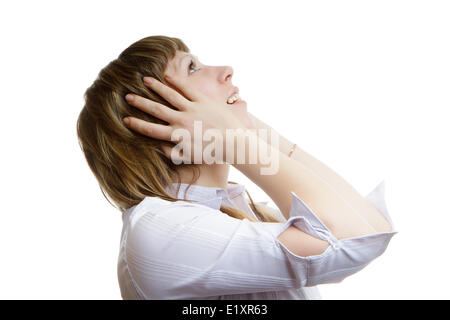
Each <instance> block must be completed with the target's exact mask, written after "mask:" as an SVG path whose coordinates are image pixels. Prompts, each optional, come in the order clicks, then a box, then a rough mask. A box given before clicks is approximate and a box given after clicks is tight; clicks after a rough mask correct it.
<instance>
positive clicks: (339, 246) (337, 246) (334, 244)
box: [332, 241, 342, 249]
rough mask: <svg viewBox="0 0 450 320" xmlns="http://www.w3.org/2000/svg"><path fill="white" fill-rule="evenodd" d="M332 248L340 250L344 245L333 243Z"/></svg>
mask: <svg viewBox="0 0 450 320" xmlns="http://www.w3.org/2000/svg"><path fill="white" fill-rule="evenodd" d="M332 247H333V249H340V248H341V247H342V245H341V243H340V242H339V241H338V242H333V244H332Z"/></svg>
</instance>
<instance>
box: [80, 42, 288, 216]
mask: <svg viewBox="0 0 450 320" xmlns="http://www.w3.org/2000/svg"><path fill="white" fill-rule="evenodd" d="M177 50H180V51H184V52H189V48H188V47H187V46H186V45H185V44H184V43H183V41H181V40H180V39H178V38H173V37H166V36H151V37H146V38H143V39H141V40H139V41H137V42H135V43H133V44H132V45H130V46H129V47H128V48H126V49H125V50H124V51H123V52H122V53H121V54H120V55H119V57H118V58H117V59H115V60H113V61H111V62H110V63H109V64H108V65H107V66H106V67H104V68H103V69H102V70H101V71H100V72H99V74H98V76H97V78H96V79H95V81H94V82H93V84H92V85H91V86H90V87H89V88H88V89H87V90H86V91H85V93H84V99H85V105H84V107H83V109H82V110H81V112H80V115H79V117H78V120H77V135H78V141H79V144H80V147H81V150H82V151H83V153H84V155H85V158H86V161H87V163H88V165H89V167H90V169H91V171H92V173H93V174H94V176H95V177H96V179H97V181H98V183H99V186H100V189H101V191H102V193H103V196H104V197H105V198H106V200H108V202H109V203H110V204H111V205H113V206H114V207H116V208H118V209H119V210H120V211H121V212H124V210H125V209H128V208H130V207H132V206H134V205H136V204H138V203H139V202H141V201H142V200H143V199H144V198H145V197H159V198H161V199H164V200H168V201H172V202H174V201H179V200H180V199H177V198H174V197H173V196H172V195H171V194H170V193H169V192H167V190H166V187H167V186H171V185H172V183H173V181H174V178H176V180H177V181H178V182H180V175H179V173H178V172H177V167H180V166H185V164H182V165H175V164H174V163H173V162H172V161H171V160H170V159H168V158H167V157H166V156H165V154H164V152H163V150H162V149H161V144H162V141H160V140H157V139H153V138H150V137H147V136H143V135H140V134H138V133H136V132H134V131H132V130H130V129H128V128H127V127H125V126H124V124H123V122H122V119H123V118H124V117H126V116H134V117H137V118H140V119H143V120H146V121H149V122H153V123H158V124H167V123H166V122H165V121H163V120H160V119H158V118H156V117H153V116H152V115H149V114H147V113H145V112H143V111H141V110H139V109H138V108H135V107H132V106H130V105H129V104H128V103H127V102H126V100H125V95H126V94H127V93H134V94H137V95H140V96H142V97H145V98H147V99H150V100H153V101H156V102H158V103H161V104H164V105H166V106H167V107H169V108H172V109H174V107H172V106H171V105H170V103H168V102H167V101H166V100H164V99H163V98H161V97H160V96H159V95H158V94H156V93H155V92H153V91H151V90H150V89H148V87H147V86H145V85H144V84H143V81H142V78H143V77H144V76H151V77H154V78H156V79H158V80H159V81H161V82H162V83H165V84H166V82H165V80H164V71H165V69H166V67H167V65H168V62H169V61H170V60H171V59H172V58H173V57H174V56H175V54H176V51H177ZM190 166H191V168H192V170H193V174H194V177H195V176H197V178H194V179H193V181H192V182H191V183H190V184H189V186H190V185H191V184H193V183H195V182H196V181H197V179H198V176H199V168H198V167H197V166H195V165H190ZM230 183H235V182H230ZM247 195H248V197H249V199H248V200H249V205H250V207H251V208H252V209H253V211H254V212H255V214H256V215H257V216H258V218H259V219H260V220H261V221H265V222H280V221H279V220H278V219H277V218H275V217H274V216H273V215H272V214H271V212H270V211H268V210H265V209H264V208H263V207H262V206H260V205H256V204H255V203H254V202H253V200H252V198H251V197H250V194H249V193H248V192H247ZM111 201H112V202H111ZM183 201H189V200H185V199H184V200H183ZM220 211H221V212H223V213H225V214H227V215H229V216H231V217H233V218H236V219H248V220H250V221H257V220H255V219H254V218H253V217H251V216H250V215H249V214H247V213H246V212H244V211H243V210H239V209H236V208H232V207H228V206H223V205H222V206H221V207H220Z"/></svg>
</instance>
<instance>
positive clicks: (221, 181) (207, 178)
mask: <svg viewBox="0 0 450 320" xmlns="http://www.w3.org/2000/svg"><path fill="white" fill-rule="evenodd" d="M195 166H197V167H198V168H199V169H200V176H199V178H198V180H197V181H196V182H194V183H193V185H199V186H204V187H214V188H223V189H225V190H227V185H228V173H229V169H230V165H229V164H209V165H208V164H196V165H195ZM178 173H179V174H180V178H181V183H187V184H189V183H191V182H192V180H193V178H194V176H193V172H192V168H191V167H188V166H184V167H181V168H179V169H178ZM175 182H176V181H175Z"/></svg>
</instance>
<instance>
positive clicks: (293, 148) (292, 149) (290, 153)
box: [288, 143, 296, 157]
mask: <svg viewBox="0 0 450 320" xmlns="http://www.w3.org/2000/svg"><path fill="white" fill-rule="evenodd" d="M295 146H296V144H295V143H294V145H293V146H292V148H291V151H289V155H288V157H290V156H291V155H292V153H293V152H294V150H295Z"/></svg>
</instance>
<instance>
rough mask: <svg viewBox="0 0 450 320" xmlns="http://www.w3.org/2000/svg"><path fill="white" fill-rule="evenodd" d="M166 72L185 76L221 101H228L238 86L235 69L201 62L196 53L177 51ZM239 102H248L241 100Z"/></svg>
mask: <svg viewBox="0 0 450 320" xmlns="http://www.w3.org/2000/svg"><path fill="white" fill-rule="evenodd" d="M165 74H168V75H175V76H177V77H182V78H185V79H187V80H188V81H189V84H191V85H192V86H193V87H194V88H196V89H197V90H198V91H200V92H201V93H203V94H204V95H206V96H208V97H209V98H211V99H213V100H214V101H218V102H221V103H226V102H227V100H228V98H230V97H231V96H232V95H233V93H234V92H236V91H238V88H237V87H235V86H233V84H232V83H231V78H232V76H233V69H232V68H231V67H228V66H221V67H216V66H207V65H203V64H201V63H200V61H199V60H198V59H197V57H196V56H195V55H192V54H191V53H188V52H183V51H177V52H176V55H175V57H174V58H173V59H172V60H171V61H169V64H168V66H167V69H166V72H165ZM238 103H240V104H243V103H246V102H245V101H244V100H241V101H240V102H239V101H238Z"/></svg>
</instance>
